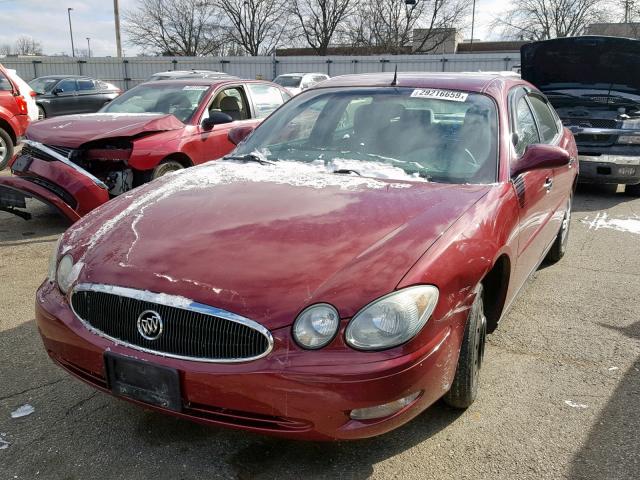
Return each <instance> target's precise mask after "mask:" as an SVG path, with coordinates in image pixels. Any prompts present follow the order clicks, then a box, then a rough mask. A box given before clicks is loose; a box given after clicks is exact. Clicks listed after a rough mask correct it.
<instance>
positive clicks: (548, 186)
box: [542, 177, 553, 192]
mask: <svg viewBox="0 0 640 480" xmlns="http://www.w3.org/2000/svg"><path fill="white" fill-rule="evenodd" d="M542 186H543V187H544V188H546V189H547V192H550V191H551V189H552V188H553V180H552V179H550V178H549V177H547V179H546V180H545V182H544V183H543V184H542Z"/></svg>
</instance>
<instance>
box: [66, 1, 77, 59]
mask: <svg viewBox="0 0 640 480" xmlns="http://www.w3.org/2000/svg"><path fill="white" fill-rule="evenodd" d="M71 10H73V8H71V7H69V8H67V15H68V16H69V35H70V36H71V56H72V57H75V56H76V49H75V48H74V47H73V30H72V29H71Z"/></svg>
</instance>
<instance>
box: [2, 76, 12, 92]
mask: <svg viewBox="0 0 640 480" xmlns="http://www.w3.org/2000/svg"><path fill="white" fill-rule="evenodd" d="M12 91H13V87H12V86H11V82H10V81H9V79H8V78H7V77H5V76H4V73H2V72H0V92H12Z"/></svg>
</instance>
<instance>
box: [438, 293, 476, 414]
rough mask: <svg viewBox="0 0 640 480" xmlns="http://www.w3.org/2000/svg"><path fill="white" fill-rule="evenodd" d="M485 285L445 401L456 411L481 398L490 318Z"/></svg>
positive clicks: (474, 311) (474, 306) (474, 303)
mask: <svg viewBox="0 0 640 480" xmlns="http://www.w3.org/2000/svg"><path fill="white" fill-rule="evenodd" d="M482 294H483V287H482V284H480V285H479V286H478V288H477V289H476V298H475V300H474V301H473V305H471V310H470V311H469V317H468V319H467V326H466V327H465V329H464V337H463V338H462V345H461V346H460V356H459V357H458V366H457V367H456V375H455V377H454V378H453V383H452V384H451V389H450V390H449V391H448V392H447V393H446V394H445V396H444V397H443V400H444V401H445V403H447V405H449V406H451V407H453V408H459V409H465V408H468V407H469V406H471V404H472V403H473V402H474V400H475V399H476V396H477V395H478V382H479V379H480V369H481V367H482V360H483V358H484V347H485V342H486V338H487V317H486V316H485V314H484V301H483V298H482Z"/></svg>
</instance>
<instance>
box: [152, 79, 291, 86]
mask: <svg viewBox="0 0 640 480" xmlns="http://www.w3.org/2000/svg"><path fill="white" fill-rule="evenodd" d="M239 81H240V82H242V83H264V84H269V85H276V84H275V83H273V82H268V81H266V80H244V79H240V78H236V77H229V78H199V77H198V78H176V79H167V80H163V81H161V82H155V81H149V82H144V83H141V84H140V85H153V86H157V87H158V88H160V86H161V85H203V86H213V85H224V84H227V83H238V82H239ZM276 86H279V85H276Z"/></svg>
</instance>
